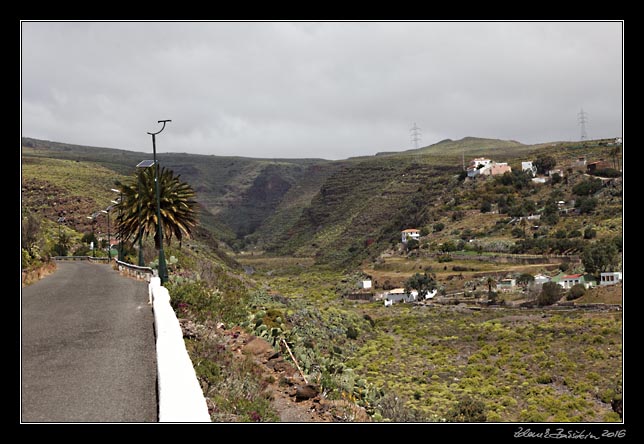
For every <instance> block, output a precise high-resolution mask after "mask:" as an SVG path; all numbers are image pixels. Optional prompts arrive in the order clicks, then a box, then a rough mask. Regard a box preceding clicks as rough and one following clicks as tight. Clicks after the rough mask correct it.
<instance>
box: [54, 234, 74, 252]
mask: <svg viewBox="0 0 644 444" xmlns="http://www.w3.org/2000/svg"><path fill="white" fill-rule="evenodd" d="M70 243H71V238H70V236H69V235H68V234H67V233H61V235H60V236H59V237H58V242H57V243H56V244H55V245H54V246H53V247H52V253H54V254H55V255H56V256H67V253H68V252H69V246H70Z"/></svg>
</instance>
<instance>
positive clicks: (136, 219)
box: [116, 168, 197, 249]
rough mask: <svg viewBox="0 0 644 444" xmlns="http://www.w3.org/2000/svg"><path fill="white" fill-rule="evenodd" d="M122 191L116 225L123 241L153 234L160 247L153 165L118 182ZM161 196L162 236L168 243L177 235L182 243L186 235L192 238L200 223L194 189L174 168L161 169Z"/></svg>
mask: <svg viewBox="0 0 644 444" xmlns="http://www.w3.org/2000/svg"><path fill="white" fill-rule="evenodd" d="M117 186H119V187H120V191H122V193H123V200H122V202H120V203H119V204H118V205H122V207H121V212H120V216H119V217H118V218H117V221H116V223H117V226H118V228H119V230H120V232H121V234H122V236H123V240H129V239H130V238H133V239H132V242H136V241H138V240H139V237H148V236H149V235H150V234H153V235H154V244H155V246H156V248H157V249H159V233H158V227H159V224H158V220H157V208H156V207H157V206H156V202H157V201H156V195H155V189H154V168H145V169H140V170H138V171H137V173H135V175H134V177H133V178H132V180H131V181H130V182H129V183H120V182H118V183H117ZM159 196H160V199H159V200H160V201H161V222H162V225H163V237H164V239H167V241H168V242H170V241H171V240H172V237H173V236H174V237H176V238H177V239H178V240H179V244H180V245H181V240H182V239H183V237H184V236H187V237H190V234H191V231H192V229H193V228H194V227H195V226H196V224H197V216H196V210H195V206H196V201H195V200H194V197H195V192H194V190H193V189H192V187H190V185H188V184H187V183H185V182H181V181H180V180H179V176H175V175H174V174H173V172H172V171H171V170H168V169H166V168H161V171H160V172H159Z"/></svg>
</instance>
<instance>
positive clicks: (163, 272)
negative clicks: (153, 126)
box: [148, 120, 172, 284]
mask: <svg viewBox="0 0 644 444" xmlns="http://www.w3.org/2000/svg"><path fill="white" fill-rule="evenodd" d="M167 122H172V120H159V121H158V123H163V126H162V127H161V129H160V130H159V131H157V132H156V133H150V132H148V134H149V135H151V136H152V156H153V159H154V190H155V193H156V198H157V225H158V228H157V231H158V233H159V278H160V279H161V284H164V283H166V282H167V281H168V267H167V265H166V263H165V252H164V251H163V223H162V222H161V198H160V196H159V164H158V162H157V147H156V135H157V134H159V133H160V132H161V131H163V129H164V128H165V124H166V123H167Z"/></svg>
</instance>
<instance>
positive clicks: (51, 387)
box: [21, 261, 157, 422]
mask: <svg viewBox="0 0 644 444" xmlns="http://www.w3.org/2000/svg"><path fill="white" fill-rule="evenodd" d="M57 267H58V269H57V271H56V272H55V273H53V274H51V275H49V276H47V277H45V278H43V279H42V280H40V281H39V282H36V283H35V284H32V285H30V286H28V287H25V288H23V289H22V323H21V329H22V341H21V342H22V354H21V359H22V373H21V379H22V398H21V403H22V421H23V422H155V421H156V420H157V393H156V352H155V342H154V319H153V315H152V308H151V307H150V306H149V305H148V304H147V299H148V291H147V283H145V282H139V281H136V280H134V279H130V278H127V277H123V276H120V275H119V274H118V272H116V271H114V270H113V269H112V268H111V267H110V266H109V265H105V264H95V263H89V262H87V261H78V262H62V261H59V262H57Z"/></svg>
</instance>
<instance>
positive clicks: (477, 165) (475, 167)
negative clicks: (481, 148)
mask: <svg viewBox="0 0 644 444" xmlns="http://www.w3.org/2000/svg"><path fill="white" fill-rule="evenodd" d="M491 163H492V161H491V160H490V159H486V158H485V157H477V158H476V159H472V160H471V161H470V165H469V166H468V167H467V177H475V176H477V175H479V174H484V172H485V171H486V170H487V168H489V166H490V164H491Z"/></svg>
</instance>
